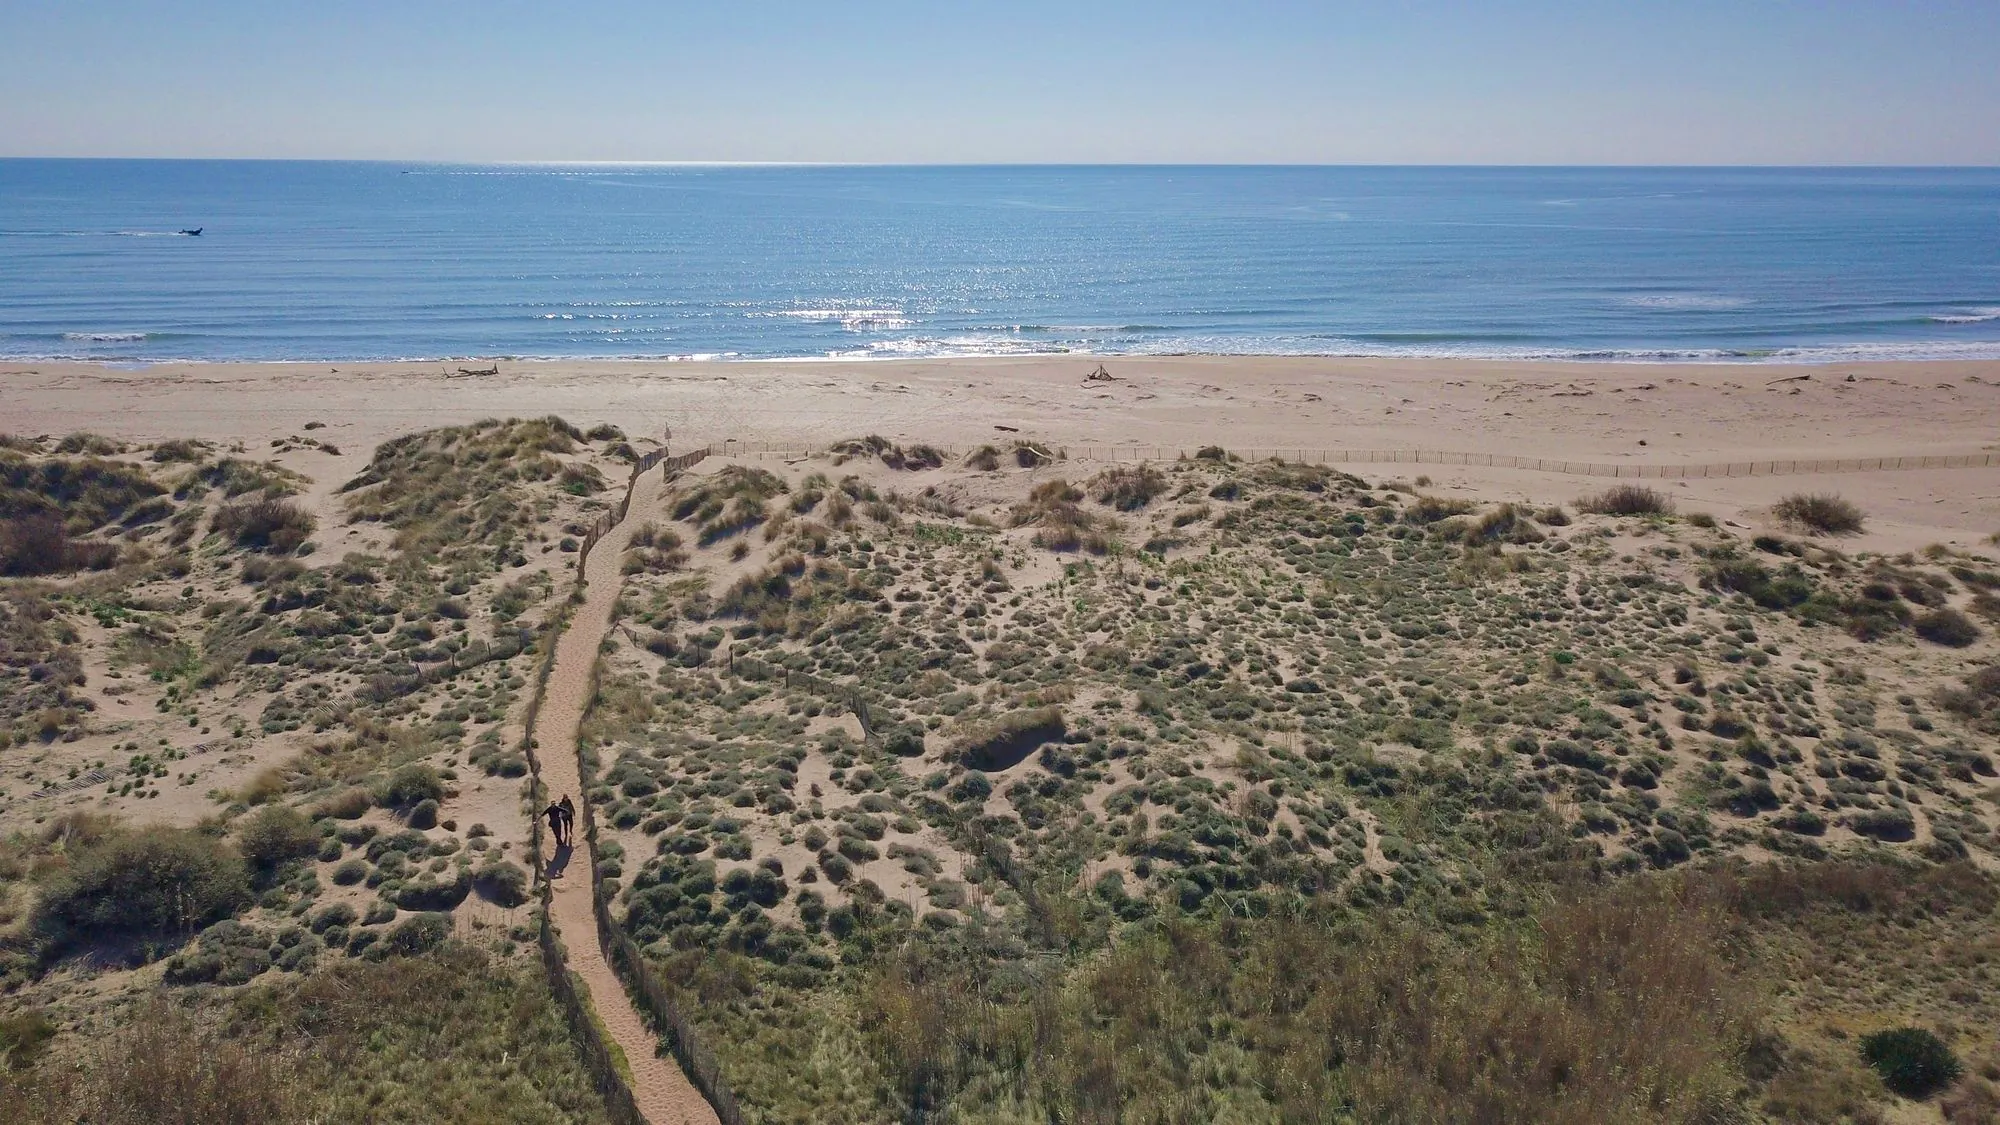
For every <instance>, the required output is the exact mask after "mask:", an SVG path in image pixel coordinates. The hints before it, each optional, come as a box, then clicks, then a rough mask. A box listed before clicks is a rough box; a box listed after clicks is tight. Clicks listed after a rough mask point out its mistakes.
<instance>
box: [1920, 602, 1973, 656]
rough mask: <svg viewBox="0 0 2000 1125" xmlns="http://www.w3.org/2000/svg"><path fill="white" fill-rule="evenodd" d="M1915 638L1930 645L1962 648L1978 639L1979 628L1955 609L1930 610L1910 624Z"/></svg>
mask: <svg viewBox="0 0 2000 1125" xmlns="http://www.w3.org/2000/svg"><path fill="white" fill-rule="evenodd" d="M1911 625H1912V627H1913V628H1915V629H1916V631H1917V636H1919V637H1922V638H1923V639H1925V640H1927V641H1929V642H1931V643H1932V644H1939V645H1945V646H1947V647H1950V648H1964V647H1965V646H1967V645H1969V644H1971V643H1972V642H1974V641H1976V640H1978V639H1979V626H1977V625H1974V624H1973V623H1972V619H1971V618H1970V617H1967V616H1966V615H1964V614H1963V613H1960V612H1959V611H1957V610H1955V609H1937V610H1932V611H1931V612H1929V613H1926V614H1924V615H1922V616H1920V617H1918V618H1917V619H1916V620H1915V621H1914V622H1911Z"/></svg>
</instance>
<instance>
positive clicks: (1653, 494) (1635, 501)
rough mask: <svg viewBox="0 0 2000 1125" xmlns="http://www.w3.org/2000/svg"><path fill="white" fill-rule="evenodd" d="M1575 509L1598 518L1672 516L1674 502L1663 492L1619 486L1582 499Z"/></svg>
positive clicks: (1640, 487)
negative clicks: (1598, 516)
mask: <svg viewBox="0 0 2000 1125" xmlns="http://www.w3.org/2000/svg"><path fill="white" fill-rule="evenodd" d="M1576 507H1577V510H1578V511H1581V512H1589V513H1591V514H1593V515H1600V516H1665V515H1672V514H1673V510H1674V501H1673V498H1672V497H1670V496H1668V495H1667V494H1666V493H1664V492H1659V491H1656V490H1654V489H1651V488H1646V487H1644V486H1642V485H1636V484H1621V485H1616V486H1614V487H1612V488H1607V489H1605V490H1604V491H1603V492H1600V493H1598V494H1597V495H1595V496H1586V497H1583V498H1582V499H1580V500H1578V501H1577V502H1576Z"/></svg>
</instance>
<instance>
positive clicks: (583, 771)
mask: <svg viewBox="0 0 2000 1125" xmlns="http://www.w3.org/2000/svg"><path fill="white" fill-rule="evenodd" d="M708 455H709V450H707V449H705V448H704V449H697V450H694V451H692V452H689V453H683V454H680V455H679V456H676V457H668V456H666V451H665V450H664V449H661V450H655V451H653V452H652V453H649V454H647V455H646V456H644V457H641V458H640V459H639V460H638V461H637V462H636V463H635V464H634V465H633V467H632V477H631V480H629V481H628V482H627V483H626V486H625V497H624V499H622V500H621V501H619V503H618V506H617V507H615V508H612V509H611V510H610V511H608V512H606V513H605V514H604V515H603V516H601V517H599V519H598V520H597V522H596V524H594V525H592V527H591V528H590V530H589V531H588V532H586V533H585V534H584V537H583V539H582V540H581V541H580V542H579V544H578V546H577V563H576V576H577V577H576V586H575V588H574V589H575V592H576V593H577V594H580V593H581V590H582V586H583V580H584V573H585V570H584V568H585V566H586V564H587V563H588V562H589V560H590V550H591V548H592V547H594V546H596V545H597V543H598V541H599V540H601V539H603V538H604V536H605V535H606V534H607V533H608V532H610V530H611V529H612V528H614V527H616V526H618V524H619V523H620V521H622V520H624V518H625V516H626V515H627V514H628V513H629V512H630V511H631V507H632V493H633V490H634V489H635V488H636V487H637V485H638V483H639V477H640V476H641V475H643V474H645V473H646V472H649V471H650V470H652V469H654V468H656V467H660V466H664V469H663V470H662V471H663V472H664V473H665V475H666V476H668V477H672V476H673V475H674V474H676V473H679V472H681V471H683V470H685V469H687V468H689V467H690V466H692V465H694V464H695V463H696V462H698V461H700V460H701V459H703V458H704V457H707V456H708ZM581 600H582V599H581V597H572V598H571V599H570V602H569V607H571V608H566V609H565V610H564V612H563V613H562V614H561V615H560V616H559V617H558V618H557V619H556V620H555V621H553V622H551V623H550V625H549V628H548V630H547V631H546V633H545V634H544V636H543V638H542V656H541V660H540V661H539V662H538V663H537V664H536V667H535V677H534V693H533V695H531V696H530V697H529V701H528V707H527V711H526V715H525V725H524V727H523V730H522V734H521V753H522V755H523V756H524V757H526V758H527V760H528V768H529V770H530V771H531V773H532V774H533V777H534V788H535V793H536V804H537V805H538V806H539V804H540V803H541V801H542V800H544V799H546V794H545V792H544V790H543V788H542V763H541V758H540V756H539V755H538V754H537V753H536V746H535V738H534V730H535V720H536V719H537V718H538V717H539V716H540V714H541V707H542V700H543V697H544V695H545V694H546V693H547V689H548V682H549V674H550V672H551V671H552V670H553V668H554V665H555V653H556V639H557V638H558V637H560V636H561V635H562V631H563V629H564V628H565V627H566V626H567V625H568V620H569V614H570V613H571V612H573V607H574V606H575V605H576V604H577V603H578V602H580V601H581ZM591 689H592V691H593V693H594V692H595V690H596V681H595V677H594V676H593V679H592V684H591ZM579 749H580V748H578V747H571V748H570V752H571V753H578V752H579ZM578 768H579V771H580V777H581V780H582V781H583V785H582V789H583V792H582V794H581V796H582V798H583V823H584V835H585V839H586V841H587V842H588V845H589V847H588V852H589V860H590V891H591V912H592V914H593V915H594V916H595V917H596V921H597V927H596V928H597V935H596V936H597V940H598V944H599V946H600V947H601V948H602V949H603V951H604V954H605V959H606V960H607V961H609V962H610V964H611V966H612V969H613V971H614V972H616V973H617V974H618V976H619V979H620V980H621V981H623V982H624V984H625V986H626V987H627V988H628V989H629V990H630V991H631V993H632V996H633V998H634V1000H635V1001H636V1002H637V1004H638V1007H639V1010H640V1011H641V1012H643V1013H645V1015H646V1016H647V1017H648V1018H650V1019H651V1020H652V1022H653V1024H654V1030H655V1031H656V1032H658V1033H661V1034H664V1035H665V1036H666V1038H667V1046H668V1049H669V1050H670V1051H671V1052H672V1053H673V1056H674V1058H675V1060H676V1061H678V1062H679V1063H680V1065H681V1067H682V1069H684V1070H685V1071H686V1072H687V1075H688V1078H689V1079H690V1080H691V1081H692V1082H693V1083H694V1087H695V1089H696V1090H699V1091H700V1092H701V1095H702V1096H703V1097H704V1098H707V1099H708V1102H709V1104H710V1105H711V1106H713V1107H714V1109H715V1114H716V1117H717V1118H718V1119H720V1121H721V1122H722V1125H742V1122H743V1114H742V1111H741V1110H739V1109H738V1108H737V1105H736V1098H735V1096H734V1095H733V1094H731V1093H730V1092H729V1089H728V1087H727V1086H726V1085H725V1084H724V1083H723V1081H722V1075H721V1069H720V1067H719V1066H718V1065H717V1064H716V1061H715V1057H714V1055H713V1054H712V1053H710V1052H709V1051H708V1049H707V1048H706V1047H704V1046H703V1045H702V1043H701V1040H700V1038H699V1035H698V1033H697V1031H696V1030H695V1028H694V1026H693V1025H692V1024H691V1023H690V1022H689V1021H688V1019H687V1017H686V1015H685V1014H684V1013H683V1011H682V1009H681V1007H680V1005H679V1003H678V1002H677V1001H676V1000H675V997H674V993H673V990H671V989H670V988H668V987H667V986H666V984H665V983H664V982H662V981H660V980H659V979H658V977H657V976H656V975H655V974H654V973H653V970H652V968H651V966H649V965H648V964H647V963H646V959H645V957H644V956H643V954H642V953H641V952H640V949H639V946H638V943H636V942H634V941H633V940H632V939H631V937H630V936H629V935H627V934H626V933H625V930H624V928H623V927H622V926H620V925H619V924H618V921H617V919H616V918H615V917H613V915H612V913H611V902H610V893H609V891H608V889H607V888H606V886H605V882H604V877H603V875H602V873H601V872H600V871H599V869H598V864H597V846H598V842H597V818H596V817H595V816H594V815H593V813H592V809H591V803H590V785H591V780H592V770H591V769H590V765H589V761H588V759H587V758H583V757H582V756H581V755H579V761H578ZM530 819H531V836H530V846H531V848H532V850H533V858H534V866H535V879H536V884H537V889H538V897H539V898H540V900H541V910H540V911H539V912H538V913H539V915H540V917H539V919H538V927H537V932H536V945H537V947H538V949H539V951H540V953H541V961H542V969H543V971H544V973H545V974H546V975H547V977H548V981H549V989H550V991H552V992H553V993H554V994H555V996H556V1000H557V1003H559V1004H560V1005H561V1006H562V1009H563V1014H564V1016H565V1017H566V1018H567V1019H568V1021H569V1028H570V1034H571V1036H572V1037H573V1038H574V1039H575V1040H576V1042H577V1047H578V1050H579V1051H580V1052H581V1053H582V1055H583V1060H584V1065H585V1067H586V1068H588V1069H589V1071H590V1075H591V1079H592V1081H594V1082H595V1083H596V1085H597V1090H598V1093H599V1094H600V1095H602V1096H603V1098H604V1104H605V1107H606V1109H608V1110H609V1112H610V1114H611V1119H612V1120H613V1121H614V1122H617V1125H647V1122H646V1118H645V1116H644V1115H643V1114H641V1113H640V1112H639V1106H638V1102H637V1099H636V1098H634V1096H633V1094H632V1088H631V1086H630V1084H629V1083H628V1082H627V1081H626V1079H625V1075H624V1072H623V1071H622V1070H621V1069H620V1067H619V1066H618V1060H617V1054H616V1052H615V1050H614V1049H613V1046H612V1044H611V1043H610V1042H608V1041H607V1039H606V1036H605V1032H604V1029H603V1027H602V1025H600V1024H599V1023H598V1022H597V1019H596V1017H595V1016H594V1015H593V1014H592V1012H591V1009H590V1005H589V1002H588V1001H587V1000H586V999H585V998H584V996H583V994H582V992H581V991H580V990H579V988H578V985H577V982H576V979H575V977H574V976H572V975H571V973H570V971H569V964H568V957H567V955H566V954H565V953H564V950H563V947H562V939H561V937H560V936H559V935H558V934H557V933H556V929H555V923H554V921H553V914H554V906H555V901H554V900H555V888H554V886H553V884H551V883H550V882H549V880H548V877H547V868H546V862H547V861H546V858H545V857H546V854H547V853H546V851H545V849H544V845H543V830H542V821H541V818H540V817H539V816H537V817H532V818H530Z"/></svg>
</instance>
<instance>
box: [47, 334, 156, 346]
mask: <svg viewBox="0 0 2000 1125" xmlns="http://www.w3.org/2000/svg"><path fill="white" fill-rule="evenodd" d="M145 338H146V334H145V333H144V332H65V333H63V339H65V340H76V341H78V342H80V343H87V344H132V343H137V342H138V341H140V340H143V339H145Z"/></svg>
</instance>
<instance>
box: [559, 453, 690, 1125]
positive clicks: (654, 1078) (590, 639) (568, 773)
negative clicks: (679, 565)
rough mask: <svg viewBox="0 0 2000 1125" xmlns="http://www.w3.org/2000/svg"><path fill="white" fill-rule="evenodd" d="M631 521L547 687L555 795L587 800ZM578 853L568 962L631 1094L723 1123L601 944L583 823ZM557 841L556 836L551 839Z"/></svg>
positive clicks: (648, 1108)
mask: <svg viewBox="0 0 2000 1125" xmlns="http://www.w3.org/2000/svg"><path fill="white" fill-rule="evenodd" d="M660 488H661V481H660V479H659V474H658V473H647V474H645V475H644V476H643V477H641V478H640V480H639V485H638V487H637V489H636V490H635V491H634V494H633V497H632V502H633V504H634V505H635V506H637V505H641V504H656V503H657V502H658V497H659V493H660ZM631 529H632V521H630V520H627V521H625V522H624V523H622V524H620V525H618V526H617V527H615V528H613V529H612V530H611V533H610V534H609V535H606V536H605V537H604V539H603V540H602V541H600V542H599V543H598V545H597V547H596V549H595V550H593V551H592V552H591V555H590V560H589V570H588V571H587V572H586V574H585V577H586V579H587V580H588V583H589V585H588V586H587V587H586V589H585V595H586V600H585V601H584V603H583V604H582V605H581V606H578V607H577V610H576V613H575V615H574V617H573V618H572V619H571V622H570V626H569V628H568V629H566V630H564V631H563V635H562V637H561V638H560V639H559V640H558V641H557V642H556V659H555V664H554V665H553V666H551V668H550V671H549V685H548V693H547V695H546V696H544V698H543V700H542V709H541V712H540V714H539V715H537V717H536V720H535V741H536V744H537V745H538V746H539V747H540V754H539V756H540V759H541V766H542V784H543V785H545V786H547V787H548V791H549V793H550V795H551V797H552V798H555V797H561V796H563V795H568V796H570V797H571V798H574V799H577V802H578V804H579V805H581V804H582V801H581V796H582V788H583V786H582V783H581V780H580V771H579V770H578V763H577V731H578V728H579V727H580V726H581V725H582V723H583V715H584V711H585V710H586V709H587V708H588V707H589V704H590V670H591V667H592V666H593V665H594V664H596V662H597V649H598V646H599V645H600V644H601V643H602V642H603V640H604V635H605V634H606V633H607V632H609V631H610V627H611V608H612V606H613V605H614V604H615V603H616V602H617V600H618V589H619V576H618V561H619V556H620V555H621V554H622V553H623V552H624V548H625V542H626V540H628V539H629V538H631V534H632V530H631ZM576 843H577V849H576V851H575V852H574V853H573V854H570V855H566V856H560V858H561V859H562V860H563V862H564V868H563V870H562V872H561V874H560V875H558V876H557V877H556V878H555V879H553V880H552V882H553V884H554V887H555V903H554V910H553V912H552V916H553V918H554V920H555V924H556V929H557V930H558V931H559V932H560V933H561V934H562V939H563V947H564V949H566V950H567V951H568V953H569V967H570V969H571V970H572V971H573V972H575V973H576V975H577V977H578V979H579V980H581V981H582V983H583V985H584V987H585V988H586V989H588V990H589V994H590V1001H591V1004H592V1006H594V1007H595V1008H596V1009H597V1016H598V1019H599V1020H601V1021H602V1022H603V1024H604V1027H605V1030H607V1031H609V1032H610V1033H611V1037H612V1038H613V1039H614V1040H616V1041H617V1043H618V1045H619V1047H620V1048H622V1049H623V1050H624V1052H625V1060H626V1062H627V1063H628V1064H630V1066H631V1068H632V1093H633V1096H634V1097H635V1098H636V1099H637V1100H638V1103H639V1112H641V1113H643V1114H644V1115H645V1117H646V1120H648V1121H650V1122H652V1123H653V1125H704V1123H710V1122H714V1121H715V1120H716V1117H715V1111H714V1110H713V1109H711V1108H710V1107H709V1104H708V1101H707V1100H706V1099H705V1098H703V1097H702V1096H701V1094H700V1092H699V1091H697V1090H696V1089H695V1088H694V1085H693V1084H692V1083H690V1082H689V1081H688V1078H687V1075H686V1074H685V1073H683V1072H682V1071H681V1068H680V1064H679V1063H677V1062H675V1061H674V1059H673V1058H672V1057H671V1056H666V1055H662V1054H660V1053H659V1051H658V1044H659V1037H658V1036H657V1035H655V1034H653V1032H652V1031H650V1030H648V1029H647V1027H646V1025H645V1022H644V1020H643V1019H642V1018H641V1017H640V1015H639V1011H638V1009H637V1008H636V1007H634V1006H633V1004H632V1000H631V998H630V997H629V996H628V995H627V994H626V992H625V987H624V985H623V983H621V982H620V981H619V979H618V975H617V973H615V972H614V971H613V970H612V968H611V965H610V963H609V962H608V961H606V960H605V957H604V951H603V949H602V947H600V946H599V944H598V941H597V922H596V918H595V916H594V914H593V912H592V909H591V900H590V858H589V856H588V855H586V854H585V852H584V849H585V847H587V845H586V844H585V841H584V832H583V826H582V825H578V826H577V832H576ZM551 844H553V842H551Z"/></svg>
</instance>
